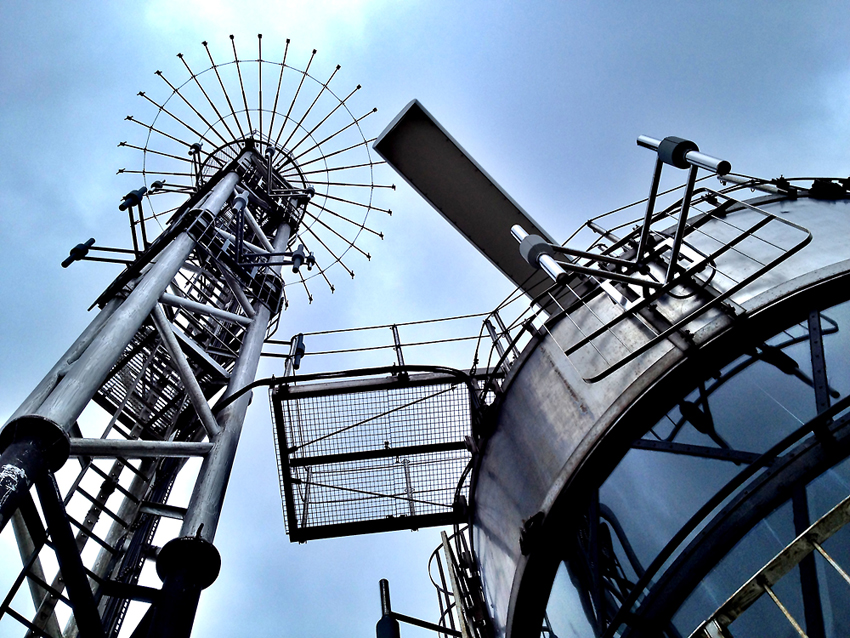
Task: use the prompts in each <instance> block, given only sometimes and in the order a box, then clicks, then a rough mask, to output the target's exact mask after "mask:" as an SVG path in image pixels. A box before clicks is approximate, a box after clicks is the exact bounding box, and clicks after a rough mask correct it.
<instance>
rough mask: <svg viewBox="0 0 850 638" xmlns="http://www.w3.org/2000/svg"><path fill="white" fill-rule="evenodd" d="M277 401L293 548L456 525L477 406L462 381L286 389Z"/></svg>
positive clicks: (420, 378)
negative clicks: (458, 495) (356, 536)
mask: <svg viewBox="0 0 850 638" xmlns="http://www.w3.org/2000/svg"><path fill="white" fill-rule="evenodd" d="M271 398H272V402H271V403H272V411H273V414H272V418H273V421H274V424H275V430H276V434H277V437H276V442H275V443H276V446H277V456H278V467H279V470H280V487H281V495H282V497H283V501H284V515H285V518H286V523H287V529H288V530H289V535H290V539H291V540H292V541H305V540H310V539H313V538H326V537H332V536H343V535H350V534H361V533H370V532H377V531H388V530H393V529H416V528H419V527H426V526H431V525H448V524H451V523H453V522H455V520H456V515H455V507H454V503H455V496H456V493H457V491H458V484H459V482H460V481H461V479H462V477H463V476H464V470H465V469H466V467H467V465H468V463H469V460H470V454H469V452H468V451H467V449H466V444H465V442H464V438H465V437H466V436H468V435H469V434H470V432H471V421H472V405H473V403H472V401H473V395H472V394H471V386H469V385H467V383H466V382H464V381H463V380H462V379H461V378H460V377H455V376H451V375H447V374H429V375H417V376H413V377H405V376H402V377H401V378H399V377H390V378H386V377H384V378H379V379H365V380H363V379H361V380H357V381H343V382H335V383H326V384H312V385H301V386H282V387H278V388H275V389H273V390H272V392H271ZM465 492H466V488H465V487H464V488H463V489H461V492H460V493H461V494H462V495H463V496H464V497H465V496H466V493H465Z"/></svg>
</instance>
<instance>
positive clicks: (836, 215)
mask: <svg viewBox="0 0 850 638" xmlns="http://www.w3.org/2000/svg"><path fill="white" fill-rule="evenodd" d="M775 200H776V198H774V201H767V202H765V201H762V202H760V206H761V207H763V208H764V209H765V210H767V211H768V212H771V213H774V214H776V215H778V216H781V218H782V219H783V220H787V221H791V222H794V223H796V224H799V225H800V226H803V227H805V228H807V229H809V230H810V231H811V232H812V234H813V240H812V242H811V243H810V244H809V245H808V246H806V247H805V248H803V249H802V250H801V251H800V252H799V253H797V254H794V255H793V256H791V257H790V258H788V259H787V260H786V261H784V262H782V263H779V264H777V265H776V267H775V268H774V269H772V270H770V271H769V272H767V273H766V274H764V275H763V276H762V277H761V278H759V279H757V280H756V281H754V282H753V283H751V284H750V285H748V286H746V287H745V288H743V289H742V290H739V291H738V292H736V293H735V294H733V295H732V296H731V298H730V300H729V301H730V303H731V304H732V307H733V308H734V309H735V310H734V312H736V313H738V314H739V317H738V318H737V319H735V320H733V319H732V318H731V316H730V314H729V313H728V312H718V311H712V312H710V313H707V314H706V315H704V316H702V317H700V318H699V319H698V320H697V321H695V322H693V323H692V324H687V325H684V326H682V329H681V330H680V331H678V332H677V335H682V334H685V331H687V333H686V337H687V338H686V339H684V340H681V341H679V342H678V344H679V345H677V341H676V339H668V340H664V341H661V342H659V343H657V344H656V345H654V346H653V347H651V348H650V349H649V350H647V351H646V352H644V353H642V354H641V355H640V356H638V357H637V358H635V359H634V360H632V361H630V362H629V363H628V364H626V365H625V366H623V367H621V368H620V369H619V370H616V371H615V372H613V373H612V374H610V376H607V377H605V378H603V379H601V380H599V381H597V382H595V383H588V382H587V381H585V380H584V379H585V378H586V377H587V376H588V374H587V373H588V370H591V369H594V368H595V367H597V366H599V365H600V361H599V358H600V354H599V352H600V351H601V352H604V353H605V355H606V356H608V355H609V353H616V352H617V351H618V350H619V351H624V352H625V351H628V349H629V348H630V347H633V345H634V344H636V343H638V342H640V341H641V340H642V339H643V338H644V337H643V333H644V332H645V330H646V326H645V324H643V323H642V322H641V321H639V320H637V319H635V320H634V321H632V320H629V321H627V322H624V323H623V322H621V323H620V324H619V326H618V328H617V330H616V331H615V332H613V333H611V334H610V335H609V336H608V337H606V339H605V340H602V341H600V343H598V344H597V346H596V348H586V349H585V350H583V351H579V352H576V353H574V355H571V356H570V357H569V358H567V357H566V356H565V354H564V351H565V349H567V348H568V347H569V344H570V343H575V342H576V341H577V340H580V339H582V334H583V333H582V331H583V330H587V329H588V328H590V327H594V326H599V325H601V324H600V322H604V321H608V320H611V319H612V318H614V317H616V316H618V313H619V312H621V310H618V309H617V308H616V302H615V301H614V300H613V299H612V298H610V297H609V296H608V295H606V294H602V295H598V296H596V297H595V298H594V299H593V300H592V301H590V302H588V304H587V305H585V306H579V307H577V308H575V309H573V310H571V311H570V312H567V313H565V314H564V315H563V316H561V317H559V318H558V319H557V320H553V321H550V323H549V324H547V325H546V326H545V327H544V328H543V329H541V330H540V331H539V332H538V335H537V338H536V339H534V340H532V342H531V343H530V344H529V345H528V346H527V347H526V349H525V351H524V352H523V353H522V355H521V359H520V361H519V362H518V363H517V364H515V365H514V367H513V368H512V370H511V372H510V374H509V376H508V378H507V379H506V381H505V383H504V386H503V387H504V388H505V395H504V402H503V404H502V406H501V410H500V413H499V416H498V422H497V426H496V429H495V432H494V434H493V435H492V437H491V438H490V439H489V441H488V443H487V447H486V449H485V452H484V455H483V459H482V462H481V466H480V468H479V469H478V472H477V486H476V490H475V494H474V502H475V520H474V527H475V532H474V535H475V536H474V537H475V545H476V552H477V558H478V560H479V563H480V565H481V568H482V576H483V580H484V583H485V592H486V595H487V598H488V602H489V603H490V604H491V605H492V610H493V615H494V620H495V621H496V627H497V629H498V630H499V631H500V632H501V633H502V634H505V635H511V623H512V622H513V621H514V614H515V612H516V606H517V600H518V599H521V598H522V590H523V589H525V590H527V591H531V590H534V591H536V592H537V595H538V596H539V595H540V592H539V587H540V584H539V583H530V582H523V576H524V570H525V568H526V566H527V564H528V560H529V559H528V557H526V556H524V555H523V554H522V552H521V550H520V545H519V538H520V530H521V529H522V527H523V525H524V522H525V521H527V520H529V519H531V517H532V516H534V515H535V514H536V513H538V512H543V515H544V516H545V515H546V514H547V513H548V512H549V510H550V509H551V507H552V506H553V504H554V502H555V501H556V499H557V498H558V496H559V494H560V493H561V491H562V489H563V488H564V487H565V486H566V485H567V484H568V483H569V481H570V479H571V477H572V476H573V475H574V474H575V472H576V470H577V469H579V468H581V467H583V466H584V465H585V464H587V463H588V462H589V459H590V458H591V456H592V453H593V450H594V448H595V447H596V446H597V445H598V444H599V443H600V441H602V440H603V439H604V438H605V437H606V436H608V435H610V433H611V432H612V431H613V429H614V428H615V426H616V425H617V422H618V419H619V418H620V416H621V415H622V414H624V413H625V411H626V410H627V409H629V408H630V407H631V406H633V404H635V403H636V402H638V401H639V400H640V398H641V396H642V395H644V394H645V393H646V391H647V390H648V389H650V388H651V387H652V386H653V385H654V384H655V383H656V382H657V381H658V380H659V379H661V378H662V377H664V376H665V375H667V374H669V373H670V372H671V371H672V370H674V369H675V368H676V366H677V365H679V364H680V363H682V362H683V361H685V360H686V359H687V357H688V353H686V352H685V351H684V350H685V349H687V348H696V349H699V348H701V347H704V346H710V343H711V341H712V340H714V339H715V338H717V337H718V335H721V334H723V333H725V332H726V331H729V330H731V329H732V328H733V326H734V325H736V322H740V321H741V320H742V319H741V316H753V315H759V314H760V313H761V314H765V313H769V311H770V307H771V306H772V305H774V304H775V303H776V302H778V301H780V300H782V299H785V298H788V297H789V296H792V295H794V294H795V293H797V292H799V291H802V290H807V289H810V288H813V287H815V286H817V285H818V283H819V282H821V281H829V280H832V279H834V278H835V277H837V276H840V275H841V274H844V273H848V272H850V246H848V244H847V242H846V237H847V236H850V202H848V201H847V200H839V201H830V202H824V201H818V200H811V199H808V198H800V199H796V200H793V199H783V200H779V201H775ZM751 213H752V211H748V210H747V209H743V210H739V211H738V212H735V213H730V214H729V215H728V216H727V217H726V218H725V219H724V220H717V222H716V223H717V225H718V226H717V230H716V231H715V232H716V233H719V232H720V225H722V224H726V223H732V222H735V221H737V220H738V219H740V221H741V224H744V223H745V222H746V221H747V220H748V219H749V217H750V214H751ZM711 223H715V222H711ZM797 233H798V231H796V230H794V229H793V228H792V227H787V226H783V227H782V228H779V227H774V228H773V229H772V230H771V235H770V238H769V239H770V241H772V242H773V243H774V244H775V245H776V246H779V247H782V246H783V245H787V244H788V243H789V242H790V243H793V242H795V241H797V239H798V237H797ZM709 235H710V233H709V232H706V235H705V237H706V238H707V237H709ZM689 241H690V240H689ZM703 241H705V242H708V241H709V239H705V240H703ZM686 243H687V242H686ZM695 247H697V248H702V249H705V246H702V247H700V246H698V245H696V243H695ZM748 250H749V251H750V252H749V254H748V255H744V254H741V253H739V252H736V251H731V252H730V253H728V254H727V255H726V257H725V260H726V263H725V264H724V265H723V272H724V273H729V274H731V275H733V276H735V274H736V273H737V275H738V277H743V276H745V275H746V274H747V273H750V272H753V267H754V266H753V262H752V259H759V260H769V259H771V258H772V256H774V255H775V254H776V252H777V249H776V248H771V247H770V246H768V245H766V244H765V245H763V246H749V247H748ZM712 285H713V286H714V287H715V288H717V289H718V290H723V289H724V288H729V287H731V286H733V283H732V281H731V280H726V281H721V280H718V279H717V278H715V280H714V281H712ZM688 303H691V304H692V303H694V301H693V300H691V301H688V300H676V299H668V300H662V303H660V304H659V308H660V310H661V312H662V313H664V312H670V311H673V309H674V308H676V307H683V305H684V306H687V304H688ZM665 304H669V305H670V308H669V309H667V310H665ZM676 312H679V311H676ZM671 316H672V315H671ZM677 335H671V337H675V336H677ZM688 344H693V345H688ZM544 520H545V519H544ZM553 573H554V572H553ZM535 587H537V588H538V589H534V588H535ZM517 631H520V629H519V628H517ZM514 635H519V634H518V633H517V634H514Z"/></svg>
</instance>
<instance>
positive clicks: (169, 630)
mask: <svg viewBox="0 0 850 638" xmlns="http://www.w3.org/2000/svg"><path fill="white" fill-rule="evenodd" d="M291 234H292V230H291V227H290V225H289V224H287V223H283V224H281V225H280V228H279V229H278V231H277V233H276V234H275V238H274V242H273V247H274V249H275V251H277V252H283V251H284V250H286V246H287V245H288V243H289V239H290V236H291ZM272 268H273V269H274V270H275V272H277V273H279V272H280V265H277V266H273V267H272ZM270 319H271V309H269V308H268V307H267V306H266V305H264V304H258V307H257V309H256V315H255V316H254V319H253V321H252V322H251V325H250V326H248V329H247V330H246V331H245V336H244V338H243V340H242V348H241V349H240V352H239V358H238V359H237V360H236V364H235V366H234V367H233V371H232V372H231V374H230V380H229V382H228V386H227V390H226V391H225V394H224V397H223V399H226V398H227V397H228V396H230V395H232V394H235V393H238V392H240V391H241V390H242V388H244V387H245V386H247V385H249V384H250V383H252V382H253V381H254V378H255V377H256V374H257V367H258V366H259V362H260V355H261V354H262V350H263V344H264V342H265V338H266V330H267V329H268V325H269V321H270ZM250 396H251V395H250V393H247V392H246V393H245V394H243V395H241V396H240V397H239V399H237V400H235V401H233V402H232V403H229V404H227V406H226V407H224V408H223V409H222V410H221V411H220V412H218V414H217V415H216V419H217V421H218V423H219V425H220V426H221V428H222V432H221V433H220V434H219V435H218V437H217V438H216V440H215V442H214V443H213V447H212V449H211V450H210V452H209V453H208V454H207V456H206V457H205V458H204V462H203V464H202V465H201V470H200V472H199V474H198V478H197V479H196V481H195V488H194V490H193V492H192V497H191V498H190V500H189V507H188V508H187V510H186V515H185V516H184V517H183V525H182V527H181V530H180V534H181V536H180V537H179V538H175V539H173V540H171V541H169V542H168V543H166V544H165V546H164V547H163V548H162V550H161V551H160V554H159V557H158V558H157V562H156V570H157V574H158V575H159V577H160V578H161V579H162V582H163V586H162V598H161V602H160V603H159V604H158V605H157V606H156V608H155V611H154V613H153V617H152V619H151V624H150V629H149V631H148V636H149V637H150V638H154V637H156V638H188V637H189V635H190V633H191V631H192V623H193V621H194V618H195V613H196V612H197V609H198V601H199V599H200V595H201V591H202V590H203V589H205V588H206V587H209V586H210V585H211V584H212V583H213V582H215V579H216V578H217V577H218V572H219V569H220V568H221V557H220V555H219V553H218V550H217V549H216V548H215V546H214V545H213V544H212V542H213V540H214V539H215V533H216V529H217V528H218V523H219V519H220V517H221V509H222V504H223V502H224V496H225V493H226V491H227V484H228V481H229V480H230V472H231V470H232V469H233V460H234V458H235V456H236V448H237V446H238V444H239V437H240V435H241V434H242V425H243V423H244V421H245V413H246V411H247V410H248V404H249V403H250Z"/></svg>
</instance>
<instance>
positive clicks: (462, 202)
mask: <svg viewBox="0 0 850 638" xmlns="http://www.w3.org/2000/svg"><path fill="white" fill-rule="evenodd" d="M374 148H375V150H376V151H377V152H378V154H380V155H381V157H383V158H384V159H385V160H387V162H388V163H389V164H390V165H391V166H392V167H393V168H395V170H396V171H398V173H399V174H400V175H401V176H402V177H403V178H404V179H405V181H407V183H408V184H410V185H411V186H412V187H413V188H414V189H415V190H416V191H417V192H418V193H419V194H420V195H422V197H424V198H425V199H426V200H427V201H428V202H429V203H430V204H431V205H432V206H433V207H434V208H435V209H436V210H437V211H438V212H439V213H440V215H442V216H443V217H444V218H445V219H446V221H448V222H449V223H450V224H451V225H452V226H454V227H455V228H456V229H457V230H458V232H460V233H461V234H462V235H463V236H464V237H466V238H467V239H468V240H469V241H470V242H471V243H472V245H473V246H475V247H476V248H477V249H478V250H479V251H480V252H481V254H482V255H484V256H485V257H486V258H487V259H488V260H490V262H491V263H492V264H493V265H494V266H496V267H497V268H498V269H499V270H501V271H502V273H504V274H505V276H507V277H508V278H509V279H510V280H511V281H513V282H514V283H515V284H516V285H517V286H520V287H522V289H523V290H524V291H525V292H526V293H527V294H528V295H529V296H531V297H534V296H535V295H537V294H538V293H540V292H542V291H543V290H544V289H545V288H546V287H547V286H548V280H547V278H546V276H545V275H544V274H543V273H540V272H537V271H535V270H534V269H533V268H532V267H531V266H529V265H528V264H527V263H526V262H525V260H523V259H522V257H520V255H519V252H518V251H517V250H516V244H515V243H514V241H513V239H512V238H511V232H510V231H511V227H512V226H514V225H515V224H519V225H521V226H522V227H524V228H525V229H526V230H527V231H528V232H530V233H531V234H536V235H541V236H542V237H544V238H546V239H547V241H549V242H551V243H553V242H554V240H553V239H552V238H551V237H550V236H549V235H548V234H547V233H546V231H545V230H543V229H542V228H541V227H540V225H539V224H537V223H536V222H535V221H534V220H533V219H532V218H531V216H530V215H528V213H526V212H525V211H524V210H523V209H522V207H521V206H520V205H519V204H517V203H516V202H515V201H514V200H513V199H512V198H511V197H510V195H508V194H507V193H505V191H503V190H502V188H501V187H500V186H499V185H498V184H497V183H496V182H495V181H494V180H493V179H492V178H491V177H490V176H489V175H488V174H487V172H486V171H485V170H484V169H483V168H481V166H479V165H478V164H477V163H476V162H475V160H473V159H472V158H471V157H470V156H469V154H468V153H467V152H466V151H465V150H464V149H463V147H462V146H461V145H460V144H458V143H457V142H456V141H455V140H454V138H452V136H451V135H450V134H449V133H448V132H446V130H445V129H444V128H443V127H442V126H441V125H440V123H439V122H437V120H436V119H435V118H434V117H433V116H432V115H431V114H430V113H429V112H428V111H427V110H425V107H424V106H422V104H420V103H419V101H418V100H413V101H412V102H411V103H410V104H408V105H407V106H406V107H405V108H404V109H403V110H402V111H401V113H399V114H398V115H397V116H396V117H395V119H394V120H393V121H392V122H390V124H389V125H388V126H387V128H386V129H384V131H383V133H381V134H380V135H379V136H378V139H377V141H376V142H375V145H374Z"/></svg>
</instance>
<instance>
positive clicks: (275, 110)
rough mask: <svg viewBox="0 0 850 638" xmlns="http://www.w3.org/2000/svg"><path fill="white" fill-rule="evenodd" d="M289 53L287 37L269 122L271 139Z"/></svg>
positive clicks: (269, 138)
mask: <svg viewBox="0 0 850 638" xmlns="http://www.w3.org/2000/svg"><path fill="white" fill-rule="evenodd" d="M287 53H289V38H286V48H285V49H284V50H283V62H281V63H280V75H279V76H278V78H277V91H275V94H274V106H273V107H272V118H271V122H270V123H269V134H268V137H267V139H268V140H269V141H271V139H272V131H273V130H274V118H275V115H277V101H278V99H280V86H281V84H282V83H283V71H284V69H286V55H287Z"/></svg>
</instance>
